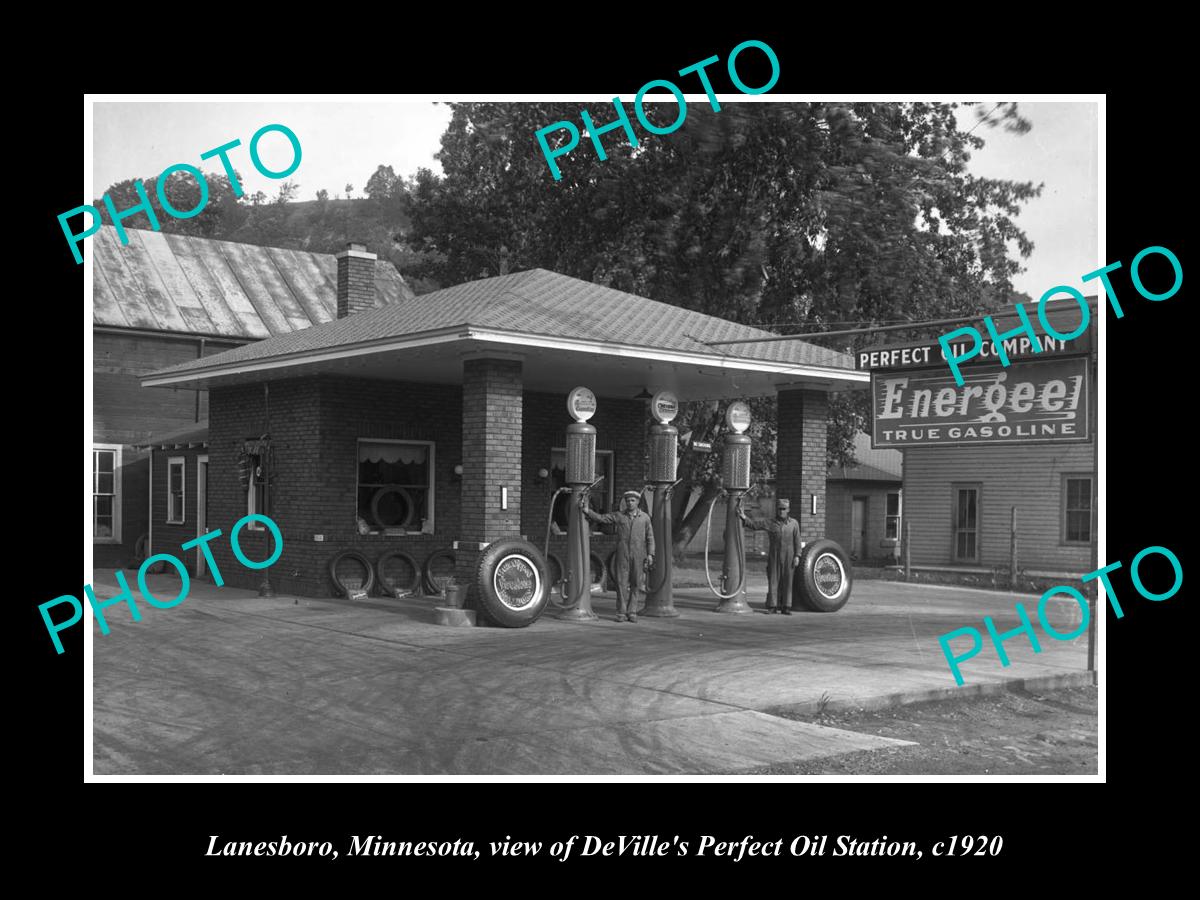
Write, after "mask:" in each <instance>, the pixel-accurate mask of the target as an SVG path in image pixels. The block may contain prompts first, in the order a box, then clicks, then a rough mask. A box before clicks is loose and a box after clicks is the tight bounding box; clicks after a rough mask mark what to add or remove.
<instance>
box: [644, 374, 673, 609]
mask: <svg viewBox="0 0 1200 900" xmlns="http://www.w3.org/2000/svg"><path fill="white" fill-rule="evenodd" d="M650 414H651V415H653V416H654V424H653V425H651V426H650V482H651V483H652V484H653V485H654V511H653V512H652V513H651V522H650V524H651V526H652V527H653V528H654V546H655V547H656V548H657V549H658V552H657V553H655V554H654V566H653V567H652V568H651V570H650V583H649V584H648V585H646V588H647V591H646V606H645V608H644V609H643V610H642V615H645V616H659V617H662V618H669V617H671V616H677V615H679V610H677V609H676V608H675V598H674V594H673V592H672V590H671V579H672V577H673V571H672V570H673V569H674V561H673V559H672V553H671V543H672V536H671V492H672V491H673V490H674V488H675V485H676V484H678V483H679V482H678V481H676V479H675V463H676V450H677V448H678V447H679V429H678V428H676V427H675V426H674V425H672V424H671V421H672V420H673V419H674V418H675V417H676V416H677V415H679V398H678V397H676V396H675V395H674V394H672V393H671V392H670V391H659V392H658V393H657V394H655V395H654V398H653V399H652V400H651V401H650Z"/></svg>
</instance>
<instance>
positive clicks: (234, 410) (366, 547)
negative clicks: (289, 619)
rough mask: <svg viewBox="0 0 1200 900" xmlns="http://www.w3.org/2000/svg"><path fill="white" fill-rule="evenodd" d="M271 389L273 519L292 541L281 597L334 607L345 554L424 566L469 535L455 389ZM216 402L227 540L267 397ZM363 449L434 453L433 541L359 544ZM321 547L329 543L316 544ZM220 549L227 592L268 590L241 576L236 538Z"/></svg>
mask: <svg viewBox="0 0 1200 900" xmlns="http://www.w3.org/2000/svg"><path fill="white" fill-rule="evenodd" d="M270 389H271V392H270V397H271V434H272V437H273V439H274V447H275V455H274V460H273V462H274V472H275V477H274V478H273V479H272V484H271V497H270V510H269V514H270V516H271V518H272V519H274V520H275V522H276V524H278V525H279V528H280V530H281V532H282V533H283V538H284V549H283V555H282V556H281V557H280V559H279V561H278V562H276V563H275V565H274V566H272V567H271V569H270V573H271V581H272V583H273V584H274V586H275V588H276V590H278V591H280V592H288V593H297V594H301V595H303V596H318V597H328V596H332V595H333V594H334V587H333V582H332V581H331V579H330V577H329V574H328V565H329V560H330V559H332V558H333V556H334V555H335V554H337V553H339V552H340V551H342V550H348V549H353V550H357V551H359V552H360V553H362V554H363V555H364V556H366V557H367V558H368V559H369V560H370V561H371V562H372V563H374V562H375V561H376V560H377V559H378V558H379V557H380V556H381V555H382V554H383V553H385V552H387V551H389V550H393V549H395V550H403V551H404V552H406V553H409V554H411V555H412V556H413V557H414V559H415V560H416V562H417V564H418V565H420V564H422V563H423V562H424V561H425V559H426V558H427V557H428V556H429V554H430V553H432V552H433V551H434V550H435V549H439V548H443V547H449V546H450V543H451V541H452V540H454V538H455V537H457V532H458V526H459V490H460V484H459V483H458V482H457V481H456V480H455V479H454V477H453V471H454V466H455V465H456V464H457V463H458V462H459V448H460V446H461V443H462V436H461V435H462V432H461V421H462V417H461V407H460V402H461V400H460V395H459V390H458V388H457V387H456V386H454V385H423V384H407V383H391V382H381V381H372V380H364V379H342V378H320V379H316V378H310V379H295V380H288V381H278V382H272V383H271V386H270ZM211 399H212V412H211V415H210V418H209V460H210V468H209V479H210V484H209V502H210V508H209V527H210V528H221V529H222V530H223V531H225V534H226V535H228V533H229V529H230V528H231V527H232V526H233V524H234V523H235V522H236V521H237V520H238V519H240V518H241V517H242V516H244V515H245V514H246V495H245V493H244V491H243V490H242V487H241V482H240V481H239V480H238V477H237V457H238V452H239V450H240V449H241V447H242V443H243V442H244V441H245V440H246V439H247V438H252V437H255V436H257V435H258V434H260V433H261V432H262V431H263V429H264V427H265V426H264V424H263V421H264V420H263V398H262V385H252V386H246V387H229V388H216V389H214V390H213V392H212V398H211ZM359 438H377V439H388V440H420V441H433V442H434V445H435V446H434V454H433V455H434V460H433V461H434V498H435V499H434V503H435V507H434V532H433V533H432V534H420V535H403V536H386V535H382V534H366V535H362V534H359V533H358V529H357V523H356V511H357V500H356V486H357V478H358V439H359ZM314 535H323V537H324V540H323V541H320V542H317V541H314V540H313V537H314ZM239 541H240V546H241V547H242V551H243V552H244V553H245V554H246V555H247V556H248V557H249V558H250V559H265V558H266V557H267V556H269V555H270V550H269V549H268V547H267V534H266V533H264V532H257V533H256V532H251V531H247V530H243V531H242V533H241V535H240V536H239ZM216 546H217V549H216V552H215V554H214V555H215V556H216V558H217V561H218V564H219V565H220V566H221V571H222V573H223V574H224V575H225V577H226V581H227V583H229V584H232V585H236V586H238V587H250V588H253V587H257V585H258V584H259V582H260V581H261V580H262V575H261V573H259V572H257V571H253V570H248V569H246V568H245V567H243V566H241V565H240V564H238V563H237V562H236V560H234V558H233V553H232V551H231V550H230V549H229V544H228V541H227V540H226V538H221V539H219V540H218V542H217V545H216Z"/></svg>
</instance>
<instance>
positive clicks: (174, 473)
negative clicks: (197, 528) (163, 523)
mask: <svg viewBox="0 0 1200 900" xmlns="http://www.w3.org/2000/svg"><path fill="white" fill-rule="evenodd" d="M183 470H184V462H183V457H182V456H172V457H171V458H170V459H168V460H167V524H168V525H182V524H183V516H184V494H183Z"/></svg>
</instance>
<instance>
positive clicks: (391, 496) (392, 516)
mask: <svg viewBox="0 0 1200 900" xmlns="http://www.w3.org/2000/svg"><path fill="white" fill-rule="evenodd" d="M416 517H417V504H416V503H414V502H413V498H412V494H410V493H409V492H408V491H406V490H405V489H404V488H402V487H381V488H380V489H379V490H377V491H376V492H375V495H374V496H373V497H372V498H371V518H372V519H374V520H375V524H376V525H378V526H379V527H380V528H408V527H409V526H411V525H412V523H413V522H414V521H415V520H416Z"/></svg>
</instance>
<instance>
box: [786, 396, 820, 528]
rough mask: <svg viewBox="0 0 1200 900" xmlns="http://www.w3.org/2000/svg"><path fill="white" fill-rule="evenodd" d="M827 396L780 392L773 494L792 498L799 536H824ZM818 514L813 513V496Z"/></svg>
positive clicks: (793, 514)
mask: <svg viewBox="0 0 1200 900" xmlns="http://www.w3.org/2000/svg"><path fill="white" fill-rule="evenodd" d="M828 416H829V397H828V395H827V394H826V393H825V392H824V391H810V390H804V389H802V388H787V389H782V390H780V391H779V442H778V444H777V445H776V449H775V496H776V497H787V498H788V499H789V500H791V501H792V518H793V519H795V520H797V521H798V522H799V523H800V538H801V540H804V541H806V542H807V541H815V540H817V539H818V538H823V537H825V474H826V468H825V433H826V430H827V424H828V423H827V419H828ZM813 494H816V495H817V514H816V515H815V516H814V515H813V514H812V495H813Z"/></svg>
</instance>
